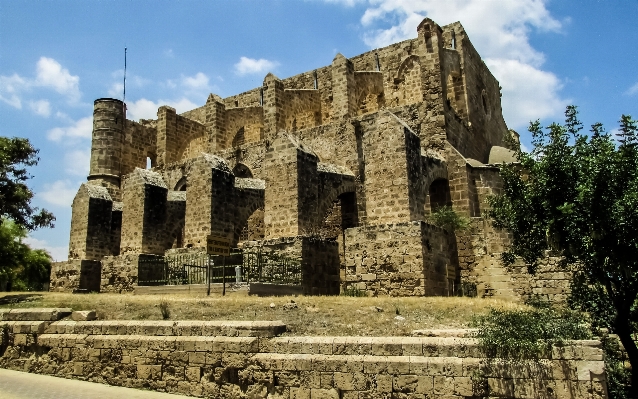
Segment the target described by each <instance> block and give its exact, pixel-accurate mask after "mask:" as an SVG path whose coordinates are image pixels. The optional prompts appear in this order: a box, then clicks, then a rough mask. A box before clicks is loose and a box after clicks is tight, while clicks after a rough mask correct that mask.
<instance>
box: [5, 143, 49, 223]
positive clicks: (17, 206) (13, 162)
mask: <svg viewBox="0 0 638 399" xmlns="http://www.w3.org/2000/svg"><path fill="white" fill-rule="evenodd" d="M37 155H38V150H37V149H35V148H33V146H32V145H31V143H30V142H29V140H27V139H23V138H16V137H14V138H8V137H0V223H2V219H6V218H9V219H11V220H13V221H14V222H15V223H16V224H18V225H19V226H23V227H25V228H26V229H28V230H35V229H37V228H39V227H53V221H54V220H55V217H54V216H53V214H52V213H50V212H48V211H47V210H46V209H38V208H36V207H33V206H31V199H32V198H33V191H31V189H30V188H29V186H27V184H26V181H27V180H29V179H30V178H31V177H32V176H31V175H30V174H29V173H28V172H27V169H26V168H27V167H30V166H34V165H36V164H37V163H38V161H39V160H40V159H39V158H38V156H37Z"/></svg>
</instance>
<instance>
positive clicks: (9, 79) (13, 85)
mask: <svg viewBox="0 0 638 399" xmlns="http://www.w3.org/2000/svg"><path fill="white" fill-rule="evenodd" d="M79 84H80V78H79V77H78V76H74V75H71V74H70V73H69V70H68V69H66V68H63V67H62V65H60V63H59V62H57V61H56V60H54V59H53V58H47V57H40V59H39V60H38V62H37V64H36V76H35V78H33V79H29V78H24V77H22V76H20V75H18V74H16V73H14V74H13V75H11V76H0V100H1V101H4V102H5V103H7V104H9V105H11V106H12V107H14V108H18V109H21V108H22V95H23V93H24V92H27V91H31V90H33V89H34V88H41V87H44V88H49V89H53V90H55V91H57V92H58V93H60V94H62V95H63V96H65V97H67V99H68V100H69V102H71V103H75V102H77V101H78V100H79V99H80V96H81V93H80V88H79ZM41 101H43V100H39V101H35V102H33V103H34V104H37V103H40V102H41ZM29 105H30V107H31V109H32V110H34V111H35V112H36V113H38V114H39V115H43V116H45V115H44V114H43V113H40V112H44V108H36V109H34V106H33V105H32V104H31V103H30V104H29ZM39 105H42V103H40V104H39ZM48 113H49V114H50V108H49V112H48ZM46 116H48V115H46Z"/></svg>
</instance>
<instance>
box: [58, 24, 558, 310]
mask: <svg viewBox="0 0 638 399" xmlns="http://www.w3.org/2000/svg"><path fill="white" fill-rule="evenodd" d="M417 33H418V36H417V38H415V39H409V40H405V41H402V42H399V43H395V44H392V45H390V46H387V47H384V48H380V49H377V50H374V51H370V52H367V53H364V54H361V55H358V56H355V57H352V58H346V57H344V56H343V55H341V54H337V55H336V57H335V58H334V59H333V61H332V63H331V64H330V65H327V66H324V67H321V68H318V69H315V70H313V71H309V72H305V73H302V74H299V75H296V76H293V77H290V78H287V79H279V78H278V77H276V76H275V75H273V74H272V73H269V74H268V75H266V77H265V78H264V81H263V85H262V86H260V87H257V88H255V89H252V90H249V91H247V92H244V93H241V94H238V95H235V96H231V97H227V98H224V99H222V98H220V97H219V96H217V95H214V94H211V95H210V96H209V97H208V100H207V102H206V104H205V105H203V106H201V107H199V108H196V109H193V110H191V111H188V112H184V113H182V114H177V113H176V111H175V109H173V108H171V107H168V106H162V107H160V108H159V109H158V111H157V119H153V120H145V119H142V120H140V121H139V122H135V121H131V120H128V119H126V104H124V103H123V102H122V101H120V100H116V99H110V98H102V99H98V100H95V107H94V114H93V135H92V147H91V167H90V174H89V176H88V177H87V182H86V183H83V184H82V185H81V186H80V188H79V190H78V193H77V194H76V196H75V199H74V200H73V206H72V208H73V210H72V221H71V234H70V242H69V260H68V261H66V262H58V263H55V264H54V265H53V268H52V272H51V290H53V291H70V290H75V289H78V288H80V289H89V290H92V291H102V292H122V291H130V290H132V289H133V287H135V285H136V284H137V273H138V261H139V259H140V257H143V256H147V255H149V254H156V255H163V254H166V253H174V252H176V251H177V252H179V251H200V252H201V251H205V246H206V237H207V236H208V235H210V234H214V235H217V236H223V237H227V238H228V239H230V240H231V241H232V244H233V246H234V247H243V248H256V247H258V248H263V249H267V250H269V251H273V252H276V253H283V254H288V255H291V256H297V257H300V258H301V262H302V264H303V270H304V273H306V275H309V276H311V278H310V279H304V287H303V290H304V293H306V294H339V292H340V290H344V289H348V288H356V289H358V290H361V291H365V292H366V293H367V294H369V295H393V296H413V295H420V296H423V295H454V294H456V293H458V292H459V291H462V290H465V289H467V288H468V287H470V288H471V287H476V291H477V293H478V295H480V296H490V295H493V296H501V297H506V298H518V297H520V296H521V295H529V294H533V293H535V294H542V295H545V296H547V297H548V298H549V299H553V300H561V299H563V298H564V296H565V293H566V292H565V290H566V288H565V286H566V284H565V283H566V282H567V280H566V277H565V275H564V274H561V273H560V272H558V271H556V270H554V269H555V267H554V266H552V265H553V264H554V263H552V261H551V260H550V261H549V262H546V263H547V265H545V268H541V271H542V272H541V273H540V275H538V276H536V277H534V278H531V277H526V276H524V273H519V272H517V271H516V267H515V268H514V269H511V270H505V269H503V268H502V267H501V266H500V264H499V262H498V259H499V258H498V254H499V253H500V252H502V249H503V246H504V245H506V244H507V239H508V238H507V235H506V234H504V233H503V232H500V231H496V230H494V229H493V228H492V227H491V226H490V224H489V222H488V221H486V220H485V219H484V218H483V217H482V214H483V212H484V210H485V208H486V205H487V204H486V198H487V197H488V196H489V195H491V194H493V193H495V192H497V191H498V190H499V188H500V187H501V184H502V182H501V179H500V177H499V167H498V165H499V164H500V163H502V162H512V161H514V157H513V150H515V149H516V147H517V146H518V143H517V141H518V135H517V134H516V133H515V132H513V131H510V130H508V128H507V125H506V124H505V121H504V120H503V115H502V109H501V88H500V86H499V82H498V81H497V80H496V79H495V78H494V76H492V74H491V73H490V71H489V70H488V68H487V66H486V65H485V63H484V62H483V61H482V60H481V58H480V56H479V55H478V53H477V52H476V50H475V49H474V47H473V45H472V43H471V42H470V40H469V38H468V36H467V34H466V32H465V30H464V28H463V26H462V25H461V24H460V23H459V22H456V23H452V24H450V25H446V26H444V27H440V26H439V25H437V24H436V23H435V22H434V21H432V20H430V19H427V18H426V19H424V20H423V21H422V22H421V23H420V24H419V26H418V28H417ZM149 164H150V167H149ZM442 206H451V207H452V208H453V209H454V210H455V211H456V212H457V213H459V214H461V215H463V216H465V217H466V218H468V219H469V220H471V228H470V229H468V230H467V231H460V232H459V231H457V232H456V233H451V232H448V231H445V230H443V229H441V228H439V227H435V226H434V225H432V224H431V223H429V222H428V220H429V219H428V216H429V215H430V214H431V212H432V211H434V210H436V209H438V208H439V207H442ZM523 266H524V265H518V266H517V267H518V268H519V269H520V268H523Z"/></svg>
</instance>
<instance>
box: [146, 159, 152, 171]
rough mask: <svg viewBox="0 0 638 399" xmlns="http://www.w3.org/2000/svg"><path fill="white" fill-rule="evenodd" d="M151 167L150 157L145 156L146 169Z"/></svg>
mask: <svg viewBox="0 0 638 399" xmlns="http://www.w3.org/2000/svg"><path fill="white" fill-rule="evenodd" d="M152 167H153V162H152V161H151V157H146V169H150V168H152Z"/></svg>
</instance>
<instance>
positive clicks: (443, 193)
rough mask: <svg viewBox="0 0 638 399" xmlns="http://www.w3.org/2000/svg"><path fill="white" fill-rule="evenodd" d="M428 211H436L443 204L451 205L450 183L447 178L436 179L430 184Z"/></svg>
mask: <svg viewBox="0 0 638 399" xmlns="http://www.w3.org/2000/svg"><path fill="white" fill-rule="evenodd" d="M428 194H429V197H430V211H431V212H436V210H437V209H439V208H442V207H444V206H450V207H451V206H452V195H451V194H450V183H449V182H448V180H447V179H436V180H434V181H433V182H432V184H430V189H429V192H428Z"/></svg>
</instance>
